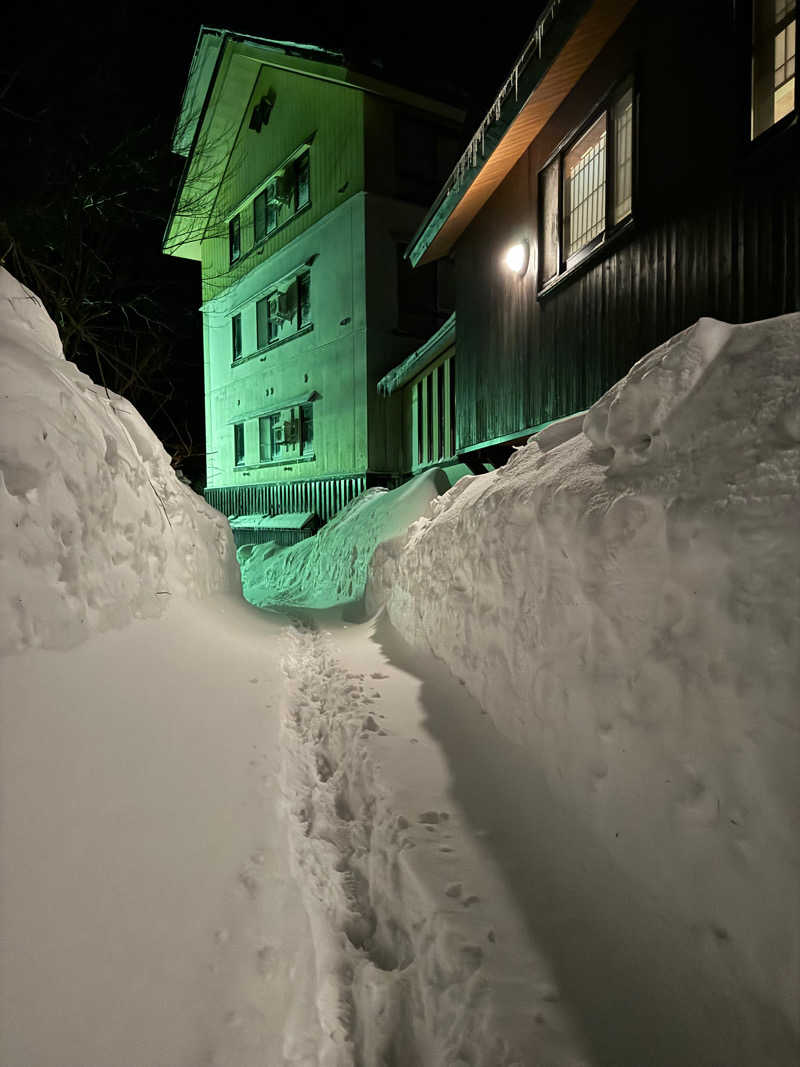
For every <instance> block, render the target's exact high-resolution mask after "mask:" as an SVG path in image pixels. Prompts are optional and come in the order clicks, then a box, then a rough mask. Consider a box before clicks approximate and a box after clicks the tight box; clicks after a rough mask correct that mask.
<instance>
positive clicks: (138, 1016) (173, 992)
mask: <svg viewBox="0 0 800 1067" xmlns="http://www.w3.org/2000/svg"><path fill="white" fill-rule="evenodd" d="M284 626H285V620H282V619H277V620H276V619H274V618H271V617H270V616H268V615H266V614H264V613H263V612H259V611H257V610H256V609H254V608H252V607H251V606H250V605H248V604H246V603H245V602H244V601H242V600H241V598H240V597H238V596H236V595H218V596H215V597H211V598H209V599H208V600H205V601H200V602H187V601H184V600H180V599H179V600H176V601H175V602H173V603H170V605H169V607H168V608H167V610H166V612H165V614H164V616H163V617H162V618H161V619H158V620H144V621H139V622H134V623H132V624H130V625H129V626H127V627H126V628H124V629H122V630H118V631H113V632H110V633H105V634H99V635H94V636H92V637H91V638H90V639H89V640H88V641H87V642H84V643H83V644H82V645H80V646H78V647H77V648H73V649H71V650H70V651H69V652H60V651H49V650H48V651H44V650H31V651H29V652H25V653H21V654H18V655H14V656H8V657H5V658H4V659H3V660H2V661H0V704H1V705H2V709H3V717H2V722H1V723H0V740H1V741H2V744H1V745H0V793H1V797H0V819H1V820H2V821H1V822H0V841H1V844H2V853H3V863H2V869H1V870H0V930H2V935H3V941H4V945H3V956H2V962H0V1063H2V1064H3V1065H4V1067H33V1065H34V1064H35V1065H36V1067H199V1065H204V1067H264V1065H265V1064H269V1065H274V1067H278V1065H283V1064H292V1065H302V1067H315V1065H316V1062H317V1060H316V1053H315V1050H316V1047H317V1045H318V1042H319V1035H318V1033H317V1031H316V1022H315V1019H316V1012H315V1010H314V1006H313V989H312V988H309V983H311V984H312V985H313V952H312V947H311V941H310V938H309V935H308V924H307V921H306V917H305V913H304V910H303V907H302V904H301V903H300V901H299V899H298V897H297V892H296V887H295V886H294V883H293V880H292V878H291V875H290V872H289V861H288V855H287V846H286V826H285V822H284V820H283V819H282V817H281V815H280V810H281V808H282V802H281V798H280V795H279V784H278V769H279V764H280V757H279V752H278V715H279V704H280V699H281V690H282V678H281V673H280V667H279V659H280V651H279V650H280V640H281V638H280V634H281V631H282V628H283V627H284Z"/></svg>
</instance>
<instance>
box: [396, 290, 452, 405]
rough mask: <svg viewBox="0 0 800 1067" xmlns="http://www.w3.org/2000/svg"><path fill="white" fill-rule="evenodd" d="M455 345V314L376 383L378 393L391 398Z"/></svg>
mask: <svg viewBox="0 0 800 1067" xmlns="http://www.w3.org/2000/svg"><path fill="white" fill-rule="evenodd" d="M455 343H456V313H455V311H454V312H453V314H452V315H451V316H450V317H449V318H448V319H446V320H445V321H444V322H443V323H442V325H441V326H440V327H439V329H438V330H437V331H436V333H434V334H433V335H432V336H431V337H429V338H428V340H427V341H426V342H425V344H424V345H420V346H419V348H417V349H415V350H414V351H413V352H412V353H411V355H410V356H406V358H405V359H404V360H403V362H402V363H398V365H397V366H396V367H392V369H391V370H390V371H389V372H388V373H387V374H384V376H383V377H382V378H381V380H380V381H379V382H378V392H379V393H380V394H381V395H382V396H391V395H392V393H394V392H395V391H396V390H397V389H400V388H401V387H402V386H404V385H408V383H409V382H410V381H412V380H413V379H414V378H416V377H417V375H418V374H421V373H422V372H423V371H424V370H425V368H426V367H427V366H428V365H429V364H431V363H433V361H434V360H435V359H438V357H439V356H441V355H442V353H443V352H446V351H447V349H448V348H451V347H452V346H453V345H454V344H455Z"/></svg>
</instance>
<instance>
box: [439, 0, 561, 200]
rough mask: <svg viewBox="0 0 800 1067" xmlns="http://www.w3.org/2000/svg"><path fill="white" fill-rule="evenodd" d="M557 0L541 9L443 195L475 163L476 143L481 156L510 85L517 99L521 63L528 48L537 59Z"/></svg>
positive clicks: (559, 1)
mask: <svg viewBox="0 0 800 1067" xmlns="http://www.w3.org/2000/svg"><path fill="white" fill-rule="evenodd" d="M560 3H561V0H550V3H549V4H548V6H547V7H546V8H545V10H544V11H543V12H542V15H541V18H540V19H539V21H538V23H537V24H536V28H535V29H534V31H533V34H532V35H531V37H530V39H529V41H528V43H527V44H526V46H525V48H524V50H523V52H522V55H521V56H520V57H519V59H518V60H517V62H516V63H515V64H514V67H513V69H512V71H511V74H510V75H509V77H508V79H507V80H506V82H505V83H504V84H503V86H502V88H501V89H500V92H499V93H498V94H497V96H496V98H495V100H494V103H493V104H492V106H491V107H490V108H489V112H488V114H487V115H486V117H485V118H484V119H483V121H482V122H481V124H480V125H479V126H478V129H477V130H476V131H475V133H474V134H473V136H472V139H471V140H470V142H469V144H468V145H467V147H466V148H465V150H464V152H463V154H462V156H461V158H460V159H459V161H458V163H456V165H455V168H454V170H453V172H452V174H451V176H450V180H449V181H448V183H447V185H446V186H445V198H446V197H448V196H449V195H450V194H451V193H452V192H454V191H455V190H456V189H458V188H459V187H460V185H461V183H462V182H463V180H464V178H465V177H466V174H467V171H469V170H471V169H472V168H474V167H476V166H477V162H478V150H479V147H478V146H479V145H480V152H481V155H482V156H485V146H486V131H487V130H488V128H489V126H490V125H492V124H493V123H496V122H499V121H500V115H501V111H502V106H503V102H504V101H505V100H506V98H507V97H508V96H509V95H510V94H511V86H512V85H513V86H514V101H515V102H517V101H518V100H519V75H520V71H521V70H522V69H523V68H524V67H525V65H526V64H527V62H528V60H529V58H530V55H531V52H533V51H534V50H535V51H536V52H537V54H538V57H539V58H540V59H541V56H542V40H543V38H544V35H545V26H546V25H547V19H548V16H549V17H550V20H551V22H554V21H555V13H556V10H557V9H558V7H559V5H560Z"/></svg>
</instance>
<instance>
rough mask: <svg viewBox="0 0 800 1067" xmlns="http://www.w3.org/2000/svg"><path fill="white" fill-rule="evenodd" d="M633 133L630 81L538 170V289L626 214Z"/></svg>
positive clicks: (630, 193)
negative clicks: (588, 123)
mask: <svg viewBox="0 0 800 1067" xmlns="http://www.w3.org/2000/svg"><path fill="white" fill-rule="evenodd" d="M634 136H635V125H634V120H633V86H632V84H631V83H630V80H629V81H628V82H626V84H625V85H624V86H623V87H622V88H621V89H620V90H619V91H617V92H616V93H615V94H613V95H612V96H611V97H610V99H609V102H608V104H606V106H605V107H604V108H603V110H602V111H600V113H599V114H596V115H595V116H593V119H592V121H591V123H590V125H589V126H588V128H585V129H584V131H583V132H582V133H581V134H580V135H579V136H578V137H576V138H575V139H574V140H573V141H572V142H571V143H569V144H568V145H567V146H566V147H565V148H564V149H562V150H561V151H560V152H559V153H558V155H557V156H556V157H555V158H554V159H552V160H551V161H550V163H548V165H547V166H546V167H545V168H544V170H542V171H541V173H540V174H539V248H540V255H539V287H540V288H542V287H544V286H546V285H547V284H548V283H549V282H551V281H552V280H553V279H555V278H556V277H558V275H559V274H561V273H563V272H565V271H567V270H569V269H570V268H571V267H572V266H574V265H575V264H576V263H578V262H580V260H581V259H583V258H584V256H585V255H586V254H587V253H588V252H589V251H591V250H592V249H593V248H595V247H597V246H599V245H602V243H603V242H604V241H605V240H606V239H607V238H608V237H609V236H610V235H611V234H612V233H613V231H614V229H615V227H617V226H618V225H619V224H620V223H623V222H625V220H627V219H629V218H630V216H631V214H632V210H633V156H634ZM559 193H560V195H559ZM559 201H560V202H559Z"/></svg>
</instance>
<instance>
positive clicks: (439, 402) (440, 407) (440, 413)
mask: <svg viewBox="0 0 800 1067" xmlns="http://www.w3.org/2000/svg"><path fill="white" fill-rule="evenodd" d="M436 423H437V426H438V428H439V459H443V458H444V364H441V366H439V367H437V368H436Z"/></svg>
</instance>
